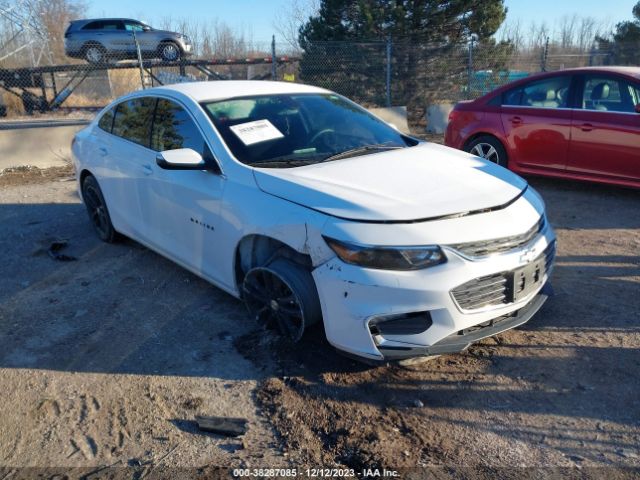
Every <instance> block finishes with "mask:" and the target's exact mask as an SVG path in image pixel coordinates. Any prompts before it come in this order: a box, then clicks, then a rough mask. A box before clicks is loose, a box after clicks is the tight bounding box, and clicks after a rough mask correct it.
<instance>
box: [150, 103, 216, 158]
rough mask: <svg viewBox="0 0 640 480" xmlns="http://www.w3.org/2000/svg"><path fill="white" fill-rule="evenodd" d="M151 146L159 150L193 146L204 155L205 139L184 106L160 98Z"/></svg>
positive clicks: (192, 147)
mask: <svg viewBox="0 0 640 480" xmlns="http://www.w3.org/2000/svg"><path fill="white" fill-rule="evenodd" d="M151 148H153V149H154V150H156V151H158V152H162V151H164V150H176V149H178V148H191V149H193V150H195V151H196V152H198V153H200V154H202V155H204V154H205V141H204V137H203V136H202V134H201V133H200V130H198V127H197V125H196V124H195V123H194V121H193V120H192V119H191V117H190V116H189V114H188V113H187V112H186V111H185V110H184V108H182V107H181V106H180V105H178V104H177V103H174V102H172V101H170V100H165V99H162V98H160V99H158V106H157V107H156V116H155V120H154V121H153V132H152V133H151Z"/></svg>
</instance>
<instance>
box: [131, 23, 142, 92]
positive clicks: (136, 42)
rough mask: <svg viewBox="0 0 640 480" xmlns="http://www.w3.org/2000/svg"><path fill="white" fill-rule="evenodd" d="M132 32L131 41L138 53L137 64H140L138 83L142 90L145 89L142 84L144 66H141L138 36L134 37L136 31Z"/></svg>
mask: <svg viewBox="0 0 640 480" xmlns="http://www.w3.org/2000/svg"><path fill="white" fill-rule="evenodd" d="M132 32H133V41H134V42H135V44H136V51H137V53H138V65H139V66H140V85H141V86H142V90H144V89H145V86H144V68H142V52H141V51H140V44H139V43H138V37H136V31H135V30H132Z"/></svg>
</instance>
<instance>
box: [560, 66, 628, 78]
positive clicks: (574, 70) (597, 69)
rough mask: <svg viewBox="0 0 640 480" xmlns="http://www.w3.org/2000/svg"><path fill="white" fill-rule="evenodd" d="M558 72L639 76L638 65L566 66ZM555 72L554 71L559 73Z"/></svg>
mask: <svg viewBox="0 0 640 480" xmlns="http://www.w3.org/2000/svg"><path fill="white" fill-rule="evenodd" d="M560 72H569V73H593V72H605V73H622V74H624V75H630V76H632V77H636V78H640V67H617V66H612V67H579V68H567V69H566V70H561V71H560ZM560 72H555V73H560Z"/></svg>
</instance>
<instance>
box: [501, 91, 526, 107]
mask: <svg viewBox="0 0 640 480" xmlns="http://www.w3.org/2000/svg"><path fill="white" fill-rule="evenodd" d="M521 101H522V88H515V89H513V90H509V91H508V92H505V93H504V94H503V95H502V105H520V102H521Z"/></svg>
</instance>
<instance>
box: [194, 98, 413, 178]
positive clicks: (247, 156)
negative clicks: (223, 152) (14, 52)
mask: <svg viewBox="0 0 640 480" xmlns="http://www.w3.org/2000/svg"><path fill="white" fill-rule="evenodd" d="M203 107H204V109H205V111H206V112H207V114H208V115H209V116H210V117H211V119H212V121H213V123H214V125H215V126H216V128H217V129H218V132H220V135H221V136H222V138H223V139H224V141H225V142H226V144H227V145H228V147H229V149H230V150H231V152H232V153H233V155H234V156H235V157H236V158H237V159H238V160H239V161H241V162H243V163H246V164H249V165H253V166H256V167H269V168H281V167H296V166H302V165H308V164H310V163H317V162H322V161H329V160H338V159H340V158H347V157H350V156H356V155H362V154H365V153H373V152H376V151H384V150H388V149H393V148H405V147H410V146H413V145H415V144H417V143H418V142H417V140H415V139H412V138H410V137H407V136H405V135H402V134H401V133H400V132H398V131H397V130H396V129H395V128H393V127H391V126H390V125H388V124H387V123H385V122H383V121H381V120H379V119H377V118H376V117H374V116H373V115H371V114H370V113H369V112H367V111H366V110H365V109H364V108H362V107H360V106H359V105H357V104H355V103H353V102H351V101H350V100H347V99H346V98H344V97H341V96H340V95H336V94H286V95H259V96H251V97H241V98H234V99H229V100H224V101H216V102H206V103H203Z"/></svg>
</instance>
